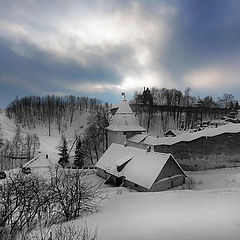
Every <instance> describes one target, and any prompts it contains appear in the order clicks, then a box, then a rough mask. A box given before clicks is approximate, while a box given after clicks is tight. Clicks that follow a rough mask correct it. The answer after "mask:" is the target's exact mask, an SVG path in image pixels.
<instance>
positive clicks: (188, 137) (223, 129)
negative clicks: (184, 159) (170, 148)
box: [142, 123, 240, 145]
mask: <svg viewBox="0 0 240 240" xmlns="http://www.w3.org/2000/svg"><path fill="white" fill-rule="evenodd" d="M239 132H240V124H234V123H228V124H226V125H223V126H219V127H217V128H205V129H203V130H201V131H197V132H189V131H188V132H184V133H182V134H179V135H177V136H176V137H174V138H166V137H164V138H155V137H151V136H148V137H146V138H145V139H144V141H143V142H142V143H144V144H147V145H173V144H176V143H178V142H190V141H193V140H195V139H198V138H201V137H214V136H217V135H221V134H224V133H239Z"/></svg>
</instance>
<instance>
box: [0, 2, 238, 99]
mask: <svg viewBox="0 0 240 240" xmlns="http://www.w3.org/2000/svg"><path fill="white" fill-rule="evenodd" d="M1 3H2V4H1V8H0V62H1V63H2V64H1V66H0V83H3V84H5V86H7V85H8V86H7V88H8V89H11V90H12V91H13V89H14V88H13V87H12V86H14V85H15V86H19V83H22V84H20V87H21V88H22V89H24V90H26V91H25V92H28V93H29V94H39V92H41V93H42V94H45V93H46V92H58V93H64V92H67V93H71V92H72V93H74V94H76V93H77V94H81V95H84V94H85V93H91V94H92V95H93V94H94V93H99V96H100V95H101V93H102V94H103V95H107V94H108V95H109V96H110V95H111V94H114V95H116V93H119V92H121V91H126V92H129V93H131V92H133V91H135V90H141V89H142V88H143V87H167V88H178V89H181V90H184V89H185V88H186V87H188V86H189V87H191V88H193V89H197V90H199V91H201V92H202V94H204V92H205V91H206V89H208V90H209V89H211V91H212V93H213V94H214V92H215V93H217V92H219V93H218V95H221V94H222V91H224V89H226V87H228V88H229V89H230V90H231V89H233V90H234V91H237V89H240V86H239V85H240V84H239V82H240V81H238V80H239V76H240V74H239V73H240V71H239V70H238V66H239V62H240V59H239V52H240V44H239V41H238V40H237V39H239V31H238V29H239V22H240V17H239V9H240V4H238V3H237V2H236V1H234V0H229V1H227V2H225V3H223V2H221V3H220V2H218V3H217V4H216V3H215V2H214V3H213V2H211V3H209V2H207V1H199V0H194V1H191V2H189V1H186V0H183V1H181V4H180V3H179V1H177V0H173V1H144V0H143V1H134V0H133V1H125V0H121V1H110V0H102V1H96V0H89V1H86V2H84V1H77V0H69V1H68V4H66V2H65V1H54V0H48V1H45V0H41V1H38V0H36V1H18V0H17V1H13V2H12V1H7V0H2V1H1ZM203 16H204V17H203ZM219 24H221V27H219V26H220V25H219ZM234 64H235V65H234ZM231 65H234V67H232V66H231ZM9 79H11V81H10V80H9ZM231 87H232V88H231ZM2 89H3V88H2ZM220 91H221V92H220ZM212 93H211V94H212ZM16 94H18V93H17V92H14V93H12V95H13V97H14V96H15V95H16Z"/></svg>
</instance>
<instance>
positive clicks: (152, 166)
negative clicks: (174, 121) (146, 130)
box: [96, 143, 184, 189]
mask: <svg viewBox="0 0 240 240" xmlns="http://www.w3.org/2000/svg"><path fill="white" fill-rule="evenodd" d="M130 156H132V159H131V160H130V161H129V162H128V163H127V164H126V166H125V167H124V168H123V169H122V171H121V174H122V176H124V177H125V179H126V180H128V181H131V182H133V183H135V184H138V185H140V186H142V187H145V188H147V189H150V188H151V187H152V185H153V183H154V182H155V180H156V178H157V177H158V175H159V173H160V172H161V170H162V168H163V167H164V165H165V164H166V162H167V161H168V159H169V158H170V157H171V156H172V155H171V154H166V153H158V152H147V151H146V150H143V149H140V148H134V147H129V146H126V147H124V146H123V145H120V144H116V143H113V144H111V146H110V147H109V148H108V149H107V151H106V152H105V153H104V154H103V156H102V157H101V158H100V159H99V161H98V162H97V163H96V167H98V168H101V169H103V170H106V171H107V172H109V173H110V174H112V175H115V176H118V172H117V165H118V164H119V163H120V162H123V160H126V159H128V160H129V158H130ZM172 158H173V157H172ZM173 159H174V158H173ZM174 160H175V159H174ZM177 164H178V163H177ZM178 166H179V165H178ZM179 167H180V166H179ZM180 168H181V167H180ZM183 173H184V172H183Z"/></svg>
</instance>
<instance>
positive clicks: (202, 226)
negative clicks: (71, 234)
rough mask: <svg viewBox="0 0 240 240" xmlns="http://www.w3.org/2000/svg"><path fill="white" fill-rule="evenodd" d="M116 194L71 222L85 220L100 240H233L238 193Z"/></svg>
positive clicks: (238, 230) (238, 222) (237, 229)
mask: <svg viewBox="0 0 240 240" xmlns="http://www.w3.org/2000/svg"><path fill="white" fill-rule="evenodd" d="M118 192H119V193H120V194H119V193H118ZM118 192H117V191H116V190H115V193H114V192H111V191H109V193H108V197H107V199H106V200H105V201H103V202H102V204H101V209H100V211H99V212H98V213H96V214H93V215H89V216H87V217H85V218H84V219H79V220H76V221H73V224H76V225H80V224H83V222H86V223H87V224H88V225H89V226H91V228H92V229H94V228H96V229H97V232H98V239H103V240H110V239H115V240H122V239H129V240H135V239H136V240H146V239H149V240H155V239H161V240H226V239H228V240H237V239H239V234H240V206H239V202H240V191H239V190H236V189H235V190H234V189H233V190H222V191H219V190H205V191H190V190H185V191H181V190H178V191H176V190H175V191H165V192H156V193H137V192H125V191H122V194H121V189H120V190H118Z"/></svg>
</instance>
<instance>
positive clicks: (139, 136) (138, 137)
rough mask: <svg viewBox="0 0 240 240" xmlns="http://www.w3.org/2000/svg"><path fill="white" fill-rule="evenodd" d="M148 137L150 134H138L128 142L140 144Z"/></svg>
mask: <svg viewBox="0 0 240 240" xmlns="http://www.w3.org/2000/svg"><path fill="white" fill-rule="evenodd" d="M147 136H148V134H144V133H143V134H136V135H133V136H132V137H130V138H128V139H127V141H129V142H135V143H140V142H142V141H143V140H144V139H145V138H146V137H147Z"/></svg>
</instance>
